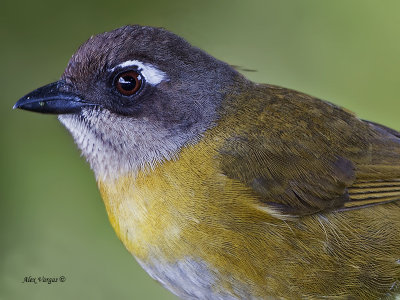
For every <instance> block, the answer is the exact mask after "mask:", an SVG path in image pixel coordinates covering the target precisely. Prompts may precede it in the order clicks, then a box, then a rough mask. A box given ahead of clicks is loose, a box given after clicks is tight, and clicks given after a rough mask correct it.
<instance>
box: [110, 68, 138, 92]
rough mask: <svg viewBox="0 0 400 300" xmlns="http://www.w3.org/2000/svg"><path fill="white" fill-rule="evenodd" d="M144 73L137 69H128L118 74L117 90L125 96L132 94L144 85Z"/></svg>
mask: <svg viewBox="0 0 400 300" xmlns="http://www.w3.org/2000/svg"><path fill="white" fill-rule="evenodd" d="M142 82H143V80H142V75H140V74H139V73H138V72H135V71H127V72H123V73H121V74H118V75H117V77H116V78H115V82H114V84H115V87H116V88H117V91H118V92H120V93H121V94H122V95H124V96H132V95H133V94H135V93H136V92H137V91H138V90H139V89H140V87H141V86H142Z"/></svg>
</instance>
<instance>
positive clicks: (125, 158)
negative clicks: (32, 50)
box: [15, 26, 245, 178]
mask: <svg viewBox="0 0 400 300" xmlns="http://www.w3.org/2000/svg"><path fill="white" fill-rule="evenodd" d="M244 81H245V79H244V78H243V77H242V76H241V75H239V74H238V73H237V72H236V71H235V70H234V69H233V68H232V67H230V66H229V65H227V64H225V63H223V62H221V61H219V60H217V59H215V58H213V57H212V56H210V55H208V54H206V53H205V52H203V51H202V50H200V49H198V48H196V47H193V46H191V45H190V44H189V43H187V42H186V41H185V40H184V39H182V38H180V37H178V36H177V35H175V34H172V33H170V32H168V31H167V30H164V29H160V28H153V27H143V26H125V27H121V28H118V29H116V30H113V31H111V32H106V33H103V34H99V35H96V36H93V37H91V38H90V39H89V40H88V41H87V42H85V43H84V44H83V45H82V46H81V47H80V48H79V49H78V50H77V52H76V53H75V54H74V55H73V56H72V58H71V59H70V61H69V63H68V66H67V68H66V69H65V71H64V73H63V75H62V77H61V79H60V80H59V81H57V82H54V83H52V84H49V85H46V86H44V87H42V88H39V89H37V90H35V91H33V92H32V93H30V94H28V95H26V96H25V97H23V98H22V99H20V100H19V101H18V102H17V103H16V105H15V107H16V108H21V109H26V110H31V111H37V112H42V113H53V114H59V120H60V121H61V122H62V123H63V124H64V125H65V126H66V127H67V128H68V130H69V131H70V132H71V134H72V135H73V137H74V139H75V141H76V143H77V144H78V146H79V148H80V149H81V150H82V152H83V154H84V156H85V157H86V158H87V160H88V161H89V163H90V165H91V167H92V169H93V170H94V171H95V173H96V176H97V177H98V178H99V177H100V178H107V177H111V178H112V177H116V176H119V175H122V174H123V173H128V172H136V171H138V170H140V169H143V168H147V167H152V166H154V165H155V164H157V163H158V162H160V161H162V160H165V159H167V160H168V159H172V158H173V157H174V155H176V154H177V153H178V152H179V150H180V149H181V148H182V147H183V146H184V145H186V144H189V143H193V142H195V141H196V140H197V139H198V138H199V137H200V136H201V134H202V133H203V132H204V131H205V130H207V129H208V128H210V127H212V126H213V125H214V124H215V121H216V120H217V119H218V109H219V107H220V105H221V102H222V101H223V99H224V98H225V97H226V94H228V93H231V92H234V90H235V89H236V86H237V85H240V84H241V82H244Z"/></svg>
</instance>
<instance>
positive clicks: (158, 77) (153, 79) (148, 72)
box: [109, 60, 168, 86]
mask: <svg viewBox="0 0 400 300" xmlns="http://www.w3.org/2000/svg"><path fill="white" fill-rule="evenodd" d="M127 67H134V68H135V69H137V70H138V71H139V72H140V73H141V74H142V76H143V77H144V79H145V80H146V82H147V83H148V84H150V85H152V86H156V85H157V84H159V83H160V82H162V81H168V77H167V74H166V73H165V72H163V71H161V70H159V69H157V68H156V67H154V66H153V65H152V64H148V63H142V62H141V61H138V60H127V61H124V62H123V63H120V64H119V65H116V66H115V67H114V68H112V69H111V70H109V71H110V72H114V71H115V70H116V69H122V68H127Z"/></svg>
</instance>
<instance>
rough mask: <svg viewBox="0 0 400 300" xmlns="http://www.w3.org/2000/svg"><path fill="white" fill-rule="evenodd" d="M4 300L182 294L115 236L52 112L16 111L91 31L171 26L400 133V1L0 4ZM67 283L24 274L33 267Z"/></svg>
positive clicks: (0, 274) (237, 61) (265, 77)
mask: <svg viewBox="0 0 400 300" xmlns="http://www.w3.org/2000/svg"><path fill="white" fill-rule="evenodd" d="M0 17H1V21H0V22H1V26H0V33H1V47H0V59H1V64H0V67H1V69H0V76H1V77H0V83H1V94H0V99H1V101H0V113H1V115H0V141H1V147H0V167H1V173H0V198H1V201H0V236H1V247H0V299H174V296H172V295H171V294H169V293H168V292H167V291H164V289H163V288H162V287H161V286H160V285H159V284H157V283H156V282H154V281H153V280H152V279H151V278H150V277H149V276H148V275H147V274H146V273H145V272H144V271H142V270H141V269H140V267H139V266H138V264H137V263H136V262H135V260H134V259H132V257H131V255H130V254H129V253H128V252H127V251H126V250H125V249H124V247H123V245H122V244H121V242H120V241H119V240H118V239H117V237H116V236H115V234H114V232H113V230H112V228H111V226H110V225H109V222H108V220H107V216H106V213H105V209H104V205H103V203H102V201H101V199H100V196H99V193H98V191H97V187H96V183H95V180H94V177H93V174H92V172H91V171H90V169H89V166H88V165H87V163H85V161H84V159H83V158H81V157H80V153H79V151H78V150H77V149H76V147H75V145H74V143H73V141H72V138H71V137H70V136H69V134H68V133H67V131H66V130H65V129H64V128H63V127H62V126H61V125H60V124H59V123H58V121H57V119H56V117H55V116H48V115H46V116H44V115H39V114H34V113H28V112H24V111H13V110H12V109H11V107H12V105H13V104H14V102H15V101H17V100H18V99H19V98H20V97H21V96H23V95H24V94H26V93H28V92H29V91H31V90H33V89H35V88H37V87H39V86H42V85H44V84H47V83H49V82H52V81H55V80H57V79H58V77H59V76H60V75H61V73H62V71H63V69H64V67H65V66H66V64H67V61H68V59H69V58H70V56H71V55H72V53H73V52H74V51H75V50H76V49H77V47H78V46H79V45H80V44H81V43H82V42H84V41H85V40H86V39H87V38H89V36H90V35H92V34H95V33H99V32H103V31H108V30H111V29H113V28H116V27H119V26H121V25H124V24H129V23H130V24H132V23H139V24H145V25H153V26H162V27H165V28H167V29H169V30H171V31H173V32H175V33H177V34H179V35H181V36H183V37H185V38H186V39H187V40H189V41H190V42H191V43H192V44H194V45H196V46H198V47H200V48H202V49H204V50H206V51H207V52H209V53H210V54H212V55H214V56H216V57H217V58H220V59H222V60H224V61H227V62H229V63H230V64H233V65H238V66H242V67H243V68H248V69H255V70H257V72H248V73H245V75H246V76H248V77H249V78H250V79H252V80H255V81H257V82H268V83H273V84H278V85H282V86H285V87H290V88H294V89H297V90H300V91H303V92H307V93H309V94H312V95H314V96H317V97H320V98H322V99H327V100H329V101H331V102H334V103H337V104H339V105H341V106H344V107H346V108H348V109H351V110H353V111H355V112H356V113H357V114H358V115H359V116H360V117H361V118H365V119H369V120H373V121H375V122H379V123H383V124H384V125H387V126H390V127H393V128H395V129H398V130H399V129H400V118H399V110H400V102H399V99H400V97H399V95H398V92H399V87H400V56H399V55H400V38H399V37H400V2H399V1H398V0H392V1H367V0H357V1H356V0H351V1H349V0H336V1H321V0H303V1H298V0H293V1H282V0H279V1H278V0H276V1H265V0H264V1H262V0H259V1H256V0H251V1H249V0H247V1H243V0H242V1H239V0H218V1H211V0H207V1H206V0H202V1H194V0H179V1H176V0H175V1H151V0H147V1H86V2H83V1H54V0H51V1H50V0H48V1H11V0H2V1H1V4H0ZM61 275H63V276H65V277H66V281H65V282H64V283H54V284H51V285H47V284H36V285H35V284H29V283H21V282H22V281H23V279H24V277H25V276H33V277H37V276H47V277H59V276H61Z"/></svg>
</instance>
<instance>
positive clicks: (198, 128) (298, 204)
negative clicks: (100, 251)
mask: <svg viewBox="0 0 400 300" xmlns="http://www.w3.org/2000/svg"><path fill="white" fill-rule="evenodd" d="M14 108H19V109H23V110H28V111H34V112H40V113H45V114H57V115H58V119H59V121H60V122H61V123H62V124H63V125H64V126H65V127H66V128H67V130H68V131H69V132H70V133H71V135H72V136H73V139H74V141H75V143H76V144H77V146H78V148H80V150H81V151H82V153H83V155H84V156H85V158H86V160H87V161H88V163H89V164H90V167H91V169H92V170H93V172H94V175H95V177H96V181H97V185H98V188H99V191H100V194H101V197H102V199H103V201H104V204H105V208H106V211H107V214H108V218H109V221H110V223H111V225H112V227H113V228H114V230H115V232H116V234H117V236H118V237H119V239H120V240H121V241H122V243H123V244H124V246H125V247H126V249H127V250H128V251H129V252H130V253H131V254H132V255H133V256H134V258H135V259H136V260H137V261H138V263H139V264H140V265H141V266H142V268H143V269H144V270H145V271H146V272H147V273H148V274H149V275H150V276H151V277H152V278H153V279H155V280H157V281H158V282H160V283H161V284H162V285H163V286H164V287H165V288H166V289H168V290H169V291H171V292H172V293H174V294H175V295H177V296H178V297H180V298H182V299H394V298H395V297H396V295H399V293H400V133H399V132H397V131H395V130H393V129H390V128H388V127H385V126H383V125H380V124H377V123H374V122H371V121H366V120H362V119H360V118H358V117H357V116H356V115H355V114H354V113H352V112H351V111H349V110H347V109H344V108H342V107H339V106H337V105H335V104H333V103H330V102H327V101H324V100H321V99H318V98H315V97H312V96H309V95H307V94H304V93H301V92H298V91H295V90H292V89H288V88H283V87H279V86H275V85H270V84H260V83H254V82H252V81H250V80H248V79H247V78H246V77H245V76H244V75H242V74H241V73H239V72H238V71H237V70H236V69H235V68H234V67H232V66H231V65H229V64H227V63H225V62H223V61H221V60H218V59H216V58H214V57H213V56H211V55H209V54H207V53H206V52H205V51H203V50H201V49H200V48H197V47H195V46H192V45H191V44H190V43H189V42H187V41H186V40H185V39H183V38H181V37H179V36H178V35H175V34H174V33H172V32H170V31H168V30H166V29H163V28H156V27H150V26H140V25H127V26H124V27H121V28H117V29H114V30H112V31H109V32H105V33H101V34H98V35H95V36H92V37H91V38H90V39H89V40H87V41H86V42H85V43H84V44H82V45H81V46H80V47H79V48H78V50H77V51H76V53H75V54H74V55H73V56H72V58H71V59H70V61H69V62H68V65H67V67H66V69H65V71H64V73H63V74H62V76H61V78H60V80H58V81H56V82H54V83H51V84H48V85H45V86H43V87H41V88H38V89H37V90H35V91H33V92H31V93H29V94H27V95H26V96H24V97H22V98H21V99H20V100H19V101H18V102H17V103H16V104H15V105H14Z"/></svg>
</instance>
